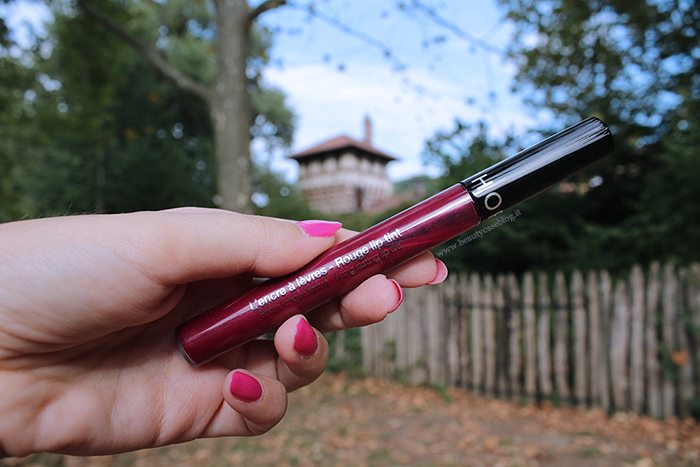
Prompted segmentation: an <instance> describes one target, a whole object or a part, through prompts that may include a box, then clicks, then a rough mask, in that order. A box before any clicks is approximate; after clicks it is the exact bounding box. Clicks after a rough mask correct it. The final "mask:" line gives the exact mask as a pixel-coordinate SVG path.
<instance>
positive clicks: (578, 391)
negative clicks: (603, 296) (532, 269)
mask: <svg viewBox="0 0 700 467" xmlns="http://www.w3.org/2000/svg"><path fill="white" fill-rule="evenodd" d="M571 304H572V314H573V316H572V324H573V326H574V329H573V330H574V362H575V367H574V370H575V371H574V396H575V399H576V403H577V404H582V405H585V404H587V403H588V391H587V387H588V381H587V378H586V373H587V368H588V358H587V355H586V309H585V308H584V306H583V274H581V271H579V270H578V269H577V270H576V271H574V273H573V274H572V276H571Z"/></svg>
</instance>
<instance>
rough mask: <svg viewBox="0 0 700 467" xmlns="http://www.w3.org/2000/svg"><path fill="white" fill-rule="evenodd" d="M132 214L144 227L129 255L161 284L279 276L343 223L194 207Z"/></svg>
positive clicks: (318, 249)
mask: <svg viewBox="0 0 700 467" xmlns="http://www.w3.org/2000/svg"><path fill="white" fill-rule="evenodd" d="M129 216H134V217H136V219H133V220H134V221H136V222H138V223H139V224H141V226H142V228H145V229H146V233H145V234H143V233H142V234H141V235H140V236H141V239H142V240H144V241H143V242H140V244H139V245H137V246H136V247H135V248H132V249H131V252H132V253H131V254H132V255H133V257H132V258H131V259H132V261H134V263H135V264H137V265H139V267H140V269H141V270H142V271H147V275H148V276H149V277H151V278H152V279H153V280H156V281H158V282H160V283H161V284H185V283H189V282H193V281H198V280H203V279H216V278H222V277H229V276H234V275H237V274H241V273H251V274H253V275H254V276H257V277H276V276H281V275H284V274H286V273H289V272H291V271H294V270H296V269H299V268H300V267H302V266H303V265H305V264H306V263H308V262H309V261H311V260H312V259H313V258H315V257H316V256H318V255H319V254H320V253H322V252H323V251H325V250H326V249H328V248H329V247H330V246H332V245H333V244H334V243H335V233H336V232H337V231H338V230H339V229H340V227H341V224H340V223H339V222H329V221H303V222H292V221H287V220H280V219H274V218H268V217H260V216H249V215H244V214H238V213H235V212H230V211H223V210H215V209H196V208H187V209H175V210H170V211H162V212H157V213H136V214H132V215H129ZM142 216H143V217H144V219H139V218H140V217H142ZM133 245H134V244H133V243H132V246H133Z"/></svg>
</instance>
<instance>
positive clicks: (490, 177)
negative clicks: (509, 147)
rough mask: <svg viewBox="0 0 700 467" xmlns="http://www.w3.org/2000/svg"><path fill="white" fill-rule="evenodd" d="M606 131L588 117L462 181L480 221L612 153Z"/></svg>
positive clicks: (598, 120) (602, 125)
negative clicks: (480, 218)
mask: <svg viewBox="0 0 700 467" xmlns="http://www.w3.org/2000/svg"><path fill="white" fill-rule="evenodd" d="M614 147H615V145H614V142H613V137H612V134H611V133H610V129H609V128H608V127H607V125H606V124H605V123H603V122H602V121H601V120H600V119H597V118H594V117H591V118H588V119H586V120H584V121H582V122H579V123H577V124H576V125H574V126H571V127H569V128H567V129H565V130H563V131H561V132H559V133H557V134H556V135H554V136H551V137H549V138H547V139H546V140H544V141H542V142H540V143H537V144H536V145H534V146H532V147H530V148H528V149H525V150H524V151H521V152H519V153H518V154H516V155H514V156H512V157H509V158H508V159H505V160H503V161H501V162H499V163H498V164H494V165H492V166H491V167H489V168H488V169H486V170H483V171H481V172H479V173H478V174H476V175H473V176H471V177H469V178H467V179H466V180H463V181H462V185H464V187H465V188H466V189H467V190H468V191H469V193H470V194H471V195H472V198H473V199H474V202H475V203H476V204H477V206H478V209H479V212H480V213H481V215H482V216H483V218H488V217H491V216H493V215H494V214H497V213H499V212H501V211H503V210H504V209H508V208H511V207H513V206H515V205H516V204H518V203H520V202H522V201H525V200H526V199H528V198H530V197H532V196H535V195H536V194H537V193H540V192H541V191H544V190H546V189H547V188H549V187H551V186H554V185H556V184H557V183H559V182H561V181H563V180H566V179H567V178H569V177H570V176H572V175H574V174H576V173H578V172H580V171H581V170H583V169H585V168H586V167H588V166H590V165H592V164H595V163H596V162H598V161H599V160H601V159H603V158H605V157H607V156H608V155H610V153H612V151H613V148H614Z"/></svg>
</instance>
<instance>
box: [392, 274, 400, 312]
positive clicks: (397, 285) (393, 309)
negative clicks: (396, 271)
mask: <svg viewBox="0 0 700 467" xmlns="http://www.w3.org/2000/svg"><path fill="white" fill-rule="evenodd" d="M390 281H391V282H393V283H394V285H395V286H396V288H397V289H398V291H399V300H398V301H397V302H396V305H394V308H392V309H391V310H389V313H393V312H395V311H396V309H397V308H398V307H400V306H401V304H402V303H403V289H402V288H401V286H400V285H399V283H398V282H396V281H395V280H394V279H390Z"/></svg>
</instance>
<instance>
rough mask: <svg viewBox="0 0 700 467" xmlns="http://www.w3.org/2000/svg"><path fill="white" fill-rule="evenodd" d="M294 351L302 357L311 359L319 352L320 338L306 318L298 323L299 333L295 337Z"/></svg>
mask: <svg viewBox="0 0 700 467" xmlns="http://www.w3.org/2000/svg"><path fill="white" fill-rule="evenodd" d="M294 350H296V352H297V353H298V354H299V355H301V356H302V357H311V356H312V355H314V354H315V353H316V351H317V350H318V337H317V336H316V333H315V332H314V330H313V328H312V327H311V325H310V324H309V323H308V321H306V320H305V319H304V318H301V319H300V320H299V322H298V323H297V333H296V334H295V335H294Z"/></svg>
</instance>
